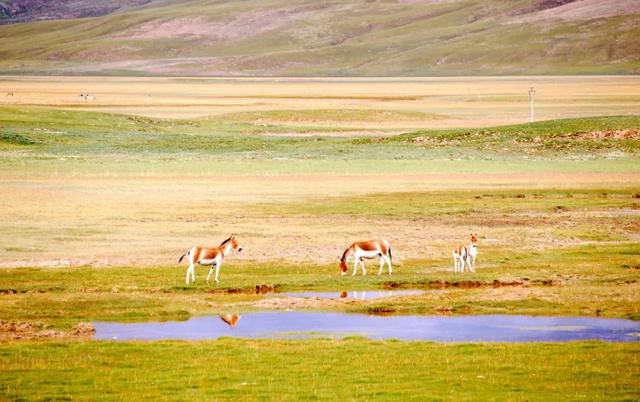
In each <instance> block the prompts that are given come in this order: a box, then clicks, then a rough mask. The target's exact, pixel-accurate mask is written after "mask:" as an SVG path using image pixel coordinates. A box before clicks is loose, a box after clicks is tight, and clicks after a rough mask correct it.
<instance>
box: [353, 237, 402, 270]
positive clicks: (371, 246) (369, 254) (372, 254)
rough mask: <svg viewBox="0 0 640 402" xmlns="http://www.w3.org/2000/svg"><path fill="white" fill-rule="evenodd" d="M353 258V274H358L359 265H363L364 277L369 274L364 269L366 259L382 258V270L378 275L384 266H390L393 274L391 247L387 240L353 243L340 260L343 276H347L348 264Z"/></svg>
mask: <svg viewBox="0 0 640 402" xmlns="http://www.w3.org/2000/svg"><path fill="white" fill-rule="evenodd" d="M351 256H353V274H352V275H355V274H356V273H357V272H358V264H362V275H366V274H367V270H366V269H365V267H364V259H365V258H367V259H372V258H376V257H379V258H380V270H379V271H378V275H380V274H381V273H382V268H383V267H384V264H385V263H387V265H388V266H389V275H391V274H392V273H393V267H392V266H391V246H390V245H389V242H388V241H386V240H369V241H357V242H355V243H353V244H352V245H351V246H349V248H347V249H346V250H344V253H342V258H341V259H340V271H341V272H342V275H346V274H347V262H348V261H349V257H351Z"/></svg>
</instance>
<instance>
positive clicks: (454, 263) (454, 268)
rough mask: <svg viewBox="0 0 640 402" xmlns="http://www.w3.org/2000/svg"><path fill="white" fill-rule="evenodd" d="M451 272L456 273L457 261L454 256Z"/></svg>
mask: <svg viewBox="0 0 640 402" xmlns="http://www.w3.org/2000/svg"><path fill="white" fill-rule="evenodd" d="M453 272H458V259H457V258H456V256H455V255H454V256H453Z"/></svg>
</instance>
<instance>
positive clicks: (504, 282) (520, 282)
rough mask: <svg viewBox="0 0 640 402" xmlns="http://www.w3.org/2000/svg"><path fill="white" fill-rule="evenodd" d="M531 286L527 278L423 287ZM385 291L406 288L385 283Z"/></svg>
mask: <svg viewBox="0 0 640 402" xmlns="http://www.w3.org/2000/svg"><path fill="white" fill-rule="evenodd" d="M527 284H529V280H528V279H526V278H522V279H515V280H501V279H494V280H493V281H456V282H450V281H444V280H440V281H430V282H427V283H426V284H424V285H423V286H426V287H428V288H429V289H449V288H457V289H475V288H487V287H492V288H500V287H505V286H525V285H527ZM383 286H384V288H385V289H398V288H400V287H404V284H400V283H398V282H385V283H384V284H383Z"/></svg>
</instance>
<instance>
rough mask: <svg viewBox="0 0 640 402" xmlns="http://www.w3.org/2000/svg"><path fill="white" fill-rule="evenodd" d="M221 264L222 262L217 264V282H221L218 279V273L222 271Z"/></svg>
mask: <svg viewBox="0 0 640 402" xmlns="http://www.w3.org/2000/svg"><path fill="white" fill-rule="evenodd" d="M220 265H221V264H216V283H218V282H220V281H219V280H218V274H219V273H220Z"/></svg>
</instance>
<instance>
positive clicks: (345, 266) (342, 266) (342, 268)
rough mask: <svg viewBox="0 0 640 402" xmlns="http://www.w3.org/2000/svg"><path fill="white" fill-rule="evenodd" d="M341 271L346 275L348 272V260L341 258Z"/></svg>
mask: <svg viewBox="0 0 640 402" xmlns="http://www.w3.org/2000/svg"><path fill="white" fill-rule="evenodd" d="M340 272H341V274H342V275H346V273H347V261H345V260H344V259H341V260H340Z"/></svg>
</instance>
